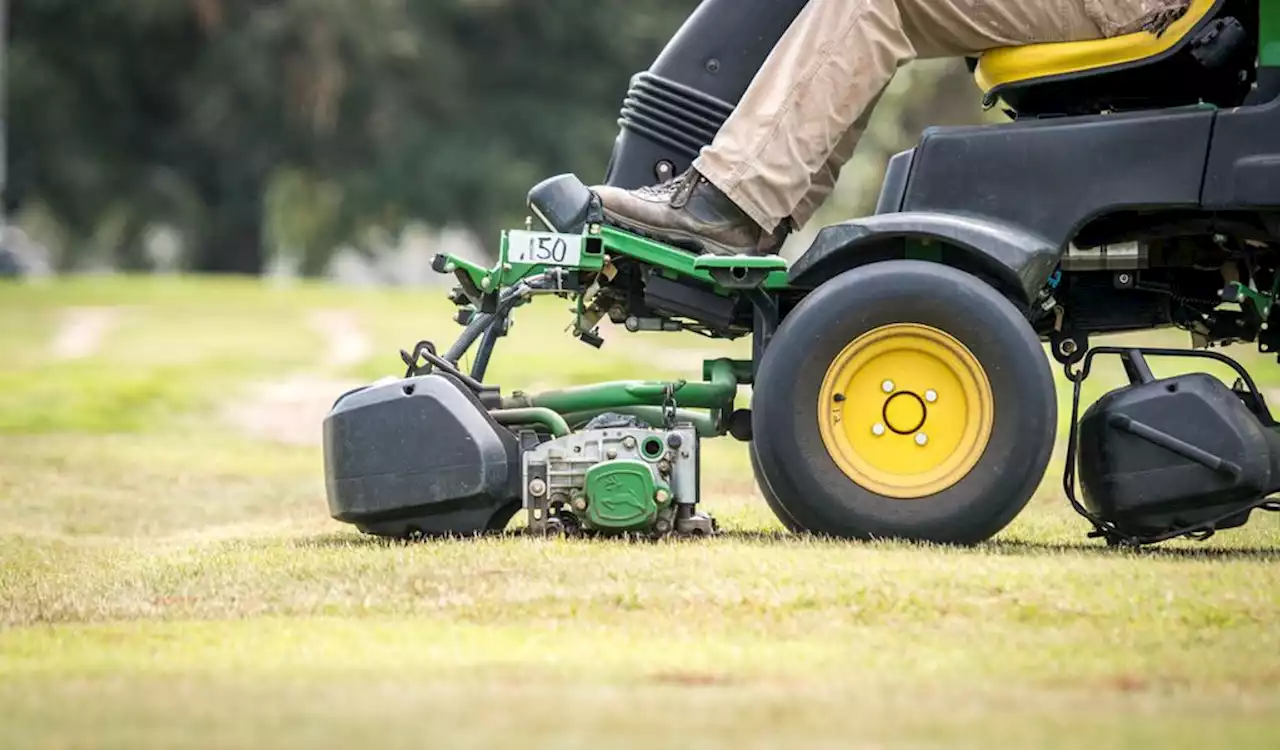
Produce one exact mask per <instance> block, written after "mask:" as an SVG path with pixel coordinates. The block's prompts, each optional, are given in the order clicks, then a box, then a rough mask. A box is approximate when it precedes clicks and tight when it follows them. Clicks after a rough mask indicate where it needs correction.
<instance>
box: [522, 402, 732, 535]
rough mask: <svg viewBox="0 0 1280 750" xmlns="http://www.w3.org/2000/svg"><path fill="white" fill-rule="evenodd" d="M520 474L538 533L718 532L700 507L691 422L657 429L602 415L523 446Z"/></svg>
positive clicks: (531, 523)
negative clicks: (583, 426) (534, 444)
mask: <svg viewBox="0 0 1280 750" xmlns="http://www.w3.org/2000/svg"><path fill="white" fill-rule="evenodd" d="M522 478H523V488H524V490H523V492H524V507H525V509H526V510H527V512H528V514H529V529H530V530H531V531H533V532H535V533H559V532H562V531H565V532H573V531H577V530H589V531H603V532H652V533H654V534H657V535H662V534H666V533H669V532H671V531H675V532H676V533H677V534H682V535H700V534H711V533H714V531H715V524H714V522H713V521H712V519H711V518H710V517H709V516H707V515H706V514H703V513H699V512H697V510H696V507H697V499H698V434H697V432H696V431H695V430H694V428H693V427H691V426H677V427H675V428H673V429H671V430H657V429H653V428H651V427H649V426H648V425H646V424H644V423H643V422H641V421H640V420H638V419H634V418H631V417H626V416H623V415H616V414H604V415H601V416H600V417H597V418H596V419H594V420H592V422H591V423H590V424H589V425H588V426H587V427H586V429H584V430H582V431H579V432H576V433H573V434H571V435H567V436H565V437H561V438H556V439H553V440H550V441H547V442H544V443H541V444H539V445H538V446H537V447H535V448H532V449H530V450H527V451H525V453H524V457H523V474H522Z"/></svg>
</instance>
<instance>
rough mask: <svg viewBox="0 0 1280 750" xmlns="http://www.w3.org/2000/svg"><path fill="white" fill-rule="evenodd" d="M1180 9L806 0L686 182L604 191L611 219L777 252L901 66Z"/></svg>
mask: <svg viewBox="0 0 1280 750" xmlns="http://www.w3.org/2000/svg"><path fill="white" fill-rule="evenodd" d="M1182 1H1183V0H810V2H809V4H808V5H807V6H806V7H805V9H804V10H803V11H802V12H801V13H800V15H799V17H797V19H796V21H795V22H794V23H793V24H792V25H791V27H790V28H789V29H788V30H787V33H786V34H785V35H784V36H783V37H782V39H781V40H780V41H779V43H778V45H777V46H776V47H775V48H774V50H773V52H772V53H771V54H770V55H769V58H768V59H767V60H766V61H765V64H764V65H763V66H762V68H761V69H760V71H759V72H758V73H757V75H756V77H755V80H754V81H753V82H752V84H751V86H750V87H749V88H748V90H747V92H746V94H745V95H744V97H743V99H742V101H741V102H739V104H738V106H737V108H736V109H735V110H734V112H733V114H732V115H731V116H730V117H729V119H728V120H727V121H726V122H725V124H724V126H723V127H722V128H721V129H720V132H719V134H718V135H717V136H716V138H715V140H714V141H713V142H712V144H711V145H710V146H709V147H707V148H706V149H704V150H703V152H702V154H701V155H700V156H699V158H698V159H697V160H696V161H695V162H694V166H693V169H692V170H691V171H690V173H689V174H688V175H686V178H684V179H682V180H680V181H677V182H676V183H674V184H671V185H668V186H666V188H665V189H658V190H642V191H623V190H618V189H615V188H607V187H606V188H598V193H599V194H600V197H601V199H602V202H603V203H604V206H605V211H606V215H607V216H608V218H609V220H610V221H611V222H613V223H616V224H618V225H620V226H624V227H627V228H633V229H635V230H637V231H641V232H643V233H646V234H650V235H652V236H655V237H657V238H658V239H662V240H667V241H673V240H674V241H686V240H689V241H692V242H693V244H695V245H697V246H699V247H700V249H702V250H704V251H708V252H720V253H726V252H728V253H732V252H753V251H771V250H773V249H776V247H777V246H778V245H779V244H780V239H779V235H780V234H781V233H782V232H783V231H785V227H786V224H787V223H796V219H797V218H798V219H801V220H807V218H808V216H809V215H811V214H812V211H813V210H814V209H816V208H817V206H818V205H820V204H821V202H822V201H823V200H825V199H826V197H827V196H828V195H829V194H830V192H831V189H832V187H833V186H834V185H835V182H836V179H837V177H838V175H839V171H840V167H841V166H842V165H843V164H844V162H845V161H847V159H848V158H849V157H850V156H851V155H852V152H853V149H854V146H855V145H856V143H857V140H858V137H859V135H860V134H861V128H860V127H858V125H859V124H861V125H862V126H863V127H865V122H866V121H865V117H866V116H868V114H869V111H870V108H871V105H872V104H873V103H874V101H875V100H876V99H877V97H878V96H879V95H880V93H881V92H882V91H883V89H884V88H885V86H887V85H888V83H889V81H890V80H891V79H892V77H893V74H894V72H895V71H896V70H897V68H898V67H900V66H901V65H903V64H905V63H906V62H909V61H910V60H912V59H914V58H916V57H947V56H961V55H967V54H976V53H978V52H981V51H983V50H986V49H991V48H994V47H1001V46H1010V45H1020V44H1032V43H1038V42H1048V41H1067V40H1079V39H1091V38H1099V37H1101V36H1104V35H1105V33H1106V32H1104V30H1103V29H1104V28H1116V29H1118V28H1120V26H1122V25H1124V24H1122V23H1121V22H1122V21H1124V20H1125V19H1127V18H1130V17H1131V18H1133V19H1139V18H1141V17H1142V16H1144V14H1148V13H1151V12H1152V10H1151V7H1152V5H1153V4H1156V3H1160V4H1167V3H1170V2H1173V3H1177V2H1182ZM1099 8H1101V9H1103V10H1104V11H1105V12H1106V13H1107V14H1108V15H1107V16H1106V20H1107V21H1108V23H1110V24H1111V26H1106V25H1104V24H1103V23H1102V20H1101V16H1100V15H1099V13H1100V12H1101V11H1100V10H1099ZM1132 23H1134V22H1130V24H1129V25H1131V24H1132ZM788 219H790V220H791V221H790V222H787V220H788Z"/></svg>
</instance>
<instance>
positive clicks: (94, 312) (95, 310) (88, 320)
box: [50, 307, 121, 359]
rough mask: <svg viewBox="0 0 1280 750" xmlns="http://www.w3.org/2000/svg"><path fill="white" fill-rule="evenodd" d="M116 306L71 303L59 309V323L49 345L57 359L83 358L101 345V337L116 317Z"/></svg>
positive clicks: (117, 319)
mask: <svg viewBox="0 0 1280 750" xmlns="http://www.w3.org/2000/svg"><path fill="white" fill-rule="evenodd" d="M120 312H121V311H120V309H119V308H116V307H72V308H68V309H67V310H66V311H65V312H63V317H62V323H61V325H59V327H58V331H57V333H56V334H54V337H53V341H52V342H50V348H51V349H52V350H53V356H55V357H57V358H58V359H83V358H85V357H89V356H92V355H93V354H94V353H96V352H97V351H98V349H100V348H101V347H102V340H103V339H104V338H105V337H106V335H107V333H108V332H109V331H110V330H111V329H112V328H114V327H115V326H116V324H117V323H118V322H119V320H120Z"/></svg>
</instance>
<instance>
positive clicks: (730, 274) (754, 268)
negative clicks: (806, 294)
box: [693, 255, 788, 289]
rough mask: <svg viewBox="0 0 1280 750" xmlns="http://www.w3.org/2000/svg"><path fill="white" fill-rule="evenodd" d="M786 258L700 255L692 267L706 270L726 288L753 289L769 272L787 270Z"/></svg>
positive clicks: (773, 256)
mask: <svg viewBox="0 0 1280 750" xmlns="http://www.w3.org/2000/svg"><path fill="white" fill-rule="evenodd" d="M787 265H788V264H787V259H786V258H784V257H782V256H781V255H700V256H698V257H697V259H695V260H694V261H693V268H694V270H697V271H706V272H707V273H709V274H711V278H713V279H715V280H716V283H717V284H719V285H720V286H722V287H724V288H726V289H754V288H756V287H758V286H760V285H761V284H763V283H764V280H765V279H766V278H768V276H769V274H771V273H774V272H775V271H781V272H783V273H785V272H786V270H787Z"/></svg>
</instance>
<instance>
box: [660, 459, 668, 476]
mask: <svg viewBox="0 0 1280 750" xmlns="http://www.w3.org/2000/svg"><path fill="white" fill-rule="evenodd" d="M658 473H659V474H670V473H671V462H670V461H668V460H667V459H665V458H664V459H662V460H661V461H659V462H658Z"/></svg>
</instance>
